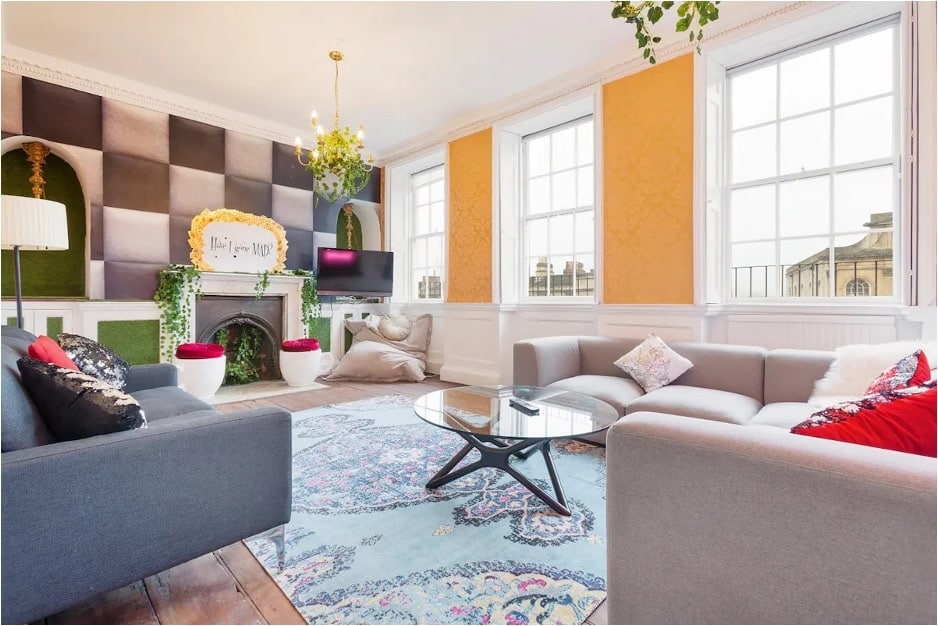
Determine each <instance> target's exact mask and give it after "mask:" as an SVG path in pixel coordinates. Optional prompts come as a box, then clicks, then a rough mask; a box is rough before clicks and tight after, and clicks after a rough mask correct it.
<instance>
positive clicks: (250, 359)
mask: <svg viewBox="0 0 938 626" xmlns="http://www.w3.org/2000/svg"><path fill="white" fill-rule="evenodd" d="M228 340H229V330H228V328H227V327H225V328H222V329H220V330H219V331H218V332H216V333H215V342H216V343H220V344H221V345H223V346H225V347H226V348H227V347H228ZM260 347H261V331H260V330H259V329H258V328H256V327H255V326H251V325H250V324H241V325H240V331H239V333H238V338H237V339H235V341H234V355H233V356H231V357H230V358H228V360H227V361H226V363H225V384H226V385H245V384H247V383H253V382H255V381H257V380H260V377H261V373H260V370H259V369H258V367H257V360H258V354H259V353H260Z"/></svg>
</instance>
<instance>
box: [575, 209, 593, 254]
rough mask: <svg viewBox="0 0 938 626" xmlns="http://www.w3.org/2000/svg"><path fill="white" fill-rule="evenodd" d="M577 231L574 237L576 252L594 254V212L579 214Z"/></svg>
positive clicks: (576, 220)
mask: <svg viewBox="0 0 938 626" xmlns="http://www.w3.org/2000/svg"><path fill="white" fill-rule="evenodd" d="M575 223H576V231H575V234H574V236H573V239H574V244H573V245H574V251H575V252H592V251H593V250H594V249H595V248H594V243H593V240H594V237H595V232H596V231H595V226H594V224H593V212H592V211H587V212H583V213H577V214H576V218H575Z"/></svg>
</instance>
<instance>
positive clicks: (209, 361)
mask: <svg viewBox="0 0 938 626" xmlns="http://www.w3.org/2000/svg"><path fill="white" fill-rule="evenodd" d="M202 346H206V347H202ZM207 346H218V347H219V348H221V346H219V345H218V344H192V343H189V344H181V345H180V346H179V347H178V348H176V356H175V358H173V365H175V366H176V367H177V368H179V386H180V387H182V388H183V389H184V390H185V391H188V392H189V393H191V394H192V395H194V396H195V397H196V398H200V399H203V400H204V399H205V398H211V397H212V396H214V395H215V394H216V393H217V392H218V388H219V387H221V384H222V382H224V380H225V352H224V348H222V349H221V351H220V352H221V354H218V352H219V350H217V349H214V348H208V347H207ZM216 354H218V356H213V355H216Z"/></svg>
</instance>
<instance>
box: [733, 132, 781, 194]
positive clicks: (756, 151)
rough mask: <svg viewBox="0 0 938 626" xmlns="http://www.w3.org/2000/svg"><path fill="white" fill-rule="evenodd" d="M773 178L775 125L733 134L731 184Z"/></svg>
mask: <svg viewBox="0 0 938 626" xmlns="http://www.w3.org/2000/svg"><path fill="white" fill-rule="evenodd" d="M769 176H775V125H774V124H771V125H769V126H761V127H759V128H753V129H750V130H743V131H739V132H737V133H733V182H734V183H741V182H745V181H747V180H757V179H759V178H768V177H769Z"/></svg>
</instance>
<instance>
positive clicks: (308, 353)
mask: <svg viewBox="0 0 938 626" xmlns="http://www.w3.org/2000/svg"><path fill="white" fill-rule="evenodd" d="M313 346H315V348H314V347H313ZM284 347H286V348H287V349H286V350H284V349H283V348H284ZM333 361H334V359H333V358H332V355H331V354H329V353H328V352H326V353H323V351H322V350H320V349H319V342H318V341H316V340H315V339H293V340H287V341H284V342H283V343H282V344H281V348H280V375H281V376H283V379H284V380H285V381H287V385H289V386H290V387H304V386H306V385H311V384H313V382H315V380H316V377H317V376H319V375H321V374H325V373H326V372H328V371H329V369H330V368H331V367H332V363H333Z"/></svg>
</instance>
